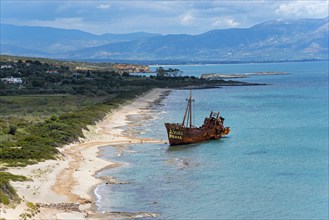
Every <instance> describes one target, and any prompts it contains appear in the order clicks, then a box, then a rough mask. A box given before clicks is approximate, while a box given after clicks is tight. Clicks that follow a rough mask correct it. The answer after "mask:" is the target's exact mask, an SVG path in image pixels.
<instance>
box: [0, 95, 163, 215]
mask: <svg viewBox="0 0 329 220" xmlns="http://www.w3.org/2000/svg"><path fill="white" fill-rule="evenodd" d="M167 92H168V90H165V89H154V90H152V91H150V92H148V93H147V94H145V95H144V96H141V97H139V98H137V99H135V100H133V101H131V102H130V103H128V104H126V105H123V106H122V107H120V108H119V109H118V110H116V111H115V112H112V113H109V114H108V115H107V116H106V117H105V118H104V119H103V120H102V121H100V122H97V123H96V125H93V126H88V131H87V130H85V131H84V136H85V138H84V139H81V140H80V141H79V142H77V143H72V144H70V145H66V146H64V147H62V148H58V150H59V151H60V154H59V155H58V159H57V160H47V161H44V162H40V163H38V164H34V165H30V166H27V167H22V168H17V167H15V168H10V169H8V172H10V173H12V174H16V175H24V176H26V177H28V178H30V181H25V182H12V186H13V187H14V188H15V189H16V191H17V193H18V195H19V196H20V198H22V202H21V203H20V204H19V205H17V206H16V207H14V208H9V207H0V211H1V212H0V218H5V219H7V220H8V219H19V218H20V215H21V214H24V213H31V211H30V210H29V207H28V206H27V202H32V203H34V204H37V203H38V204H40V208H39V211H40V212H38V213H36V214H35V216H34V217H33V219H88V218H92V219H103V218H106V219H109V218H110V219H111V218H115V215H114V213H98V212H97V210H96V207H95V205H94V204H95V199H96V198H95V196H94V190H95V187H96V186H97V185H98V184H101V183H103V182H104V181H106V180H105V179H102V178H96V177H95V176H96V174H97V173H98V172H100V171H101V170H104V169H108V168H111V167H116V166H119V164H116V163H114V162H111V161H106V160H103V159H101V158H99V157H98V156H99V148H100V147H102V146H109V145H110V146H115V145H122V144H132V143H141V142H164V141H163V140H162V141H161V140H152V139H145V138H136V137H134V135H131V134H129V133H127V134H123V131H124V130H123V129H122V127H124V126H131V121H130V120H131V119H129V117H128V116H131V115H135V114H139V115H143V114H145V116H147V114H149V113H150V111H149V110H148V108H149V106H150V105H152V103H155V102H158V101H159V100H161V98H162V97H163V96H164V94H165V93H167ZM117 214H118V213H117ZM146 214H147V213H146ZM119 215H120V214H119ZM149 217H154V216H153V215H152V214H150V215H149Z"/></svg>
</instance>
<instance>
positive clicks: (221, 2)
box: [0, 0, 329, 34]
mask: <svg viewBox="0 0 329 220" xmlns="http://www.w3.org/2000/svg"><path fill="white" fill-rule="evenodd" d="M0 4H1V5H0V6H1V11H0V12H1V14H0V19H1V20H0V23H6V24H15V25H22V26H23V25H26V26H45V27H55V28H65V29H78V30H82V31H87V32H90V33H93V34H104V33H115V34H119V33H131V32H140V31H143V32H149V33H160V34H201V33H204V32H207V31H209V30H213V29H226V28H247V27H251V26H253V25H255V24H258V23H262V22H265V21H269V20H277V19H298V18H325V17H327V16H328V14H329V12H328V10H329V9H328V8H329V0H302V1H299V0H289V1H287V0H230V1H229V0H215V1H207V0H194V1H188V0H186V1H160V0H148V1H137V0H121V1H99V0H94V1H87V0H83V1H81V0H39V1H34V0H23V1H17V0H0Z"/></svg>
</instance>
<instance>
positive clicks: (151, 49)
mask: <svg viewBox="0 0 329 220" xmlns="http://www.w3.org/2000/svg"><path fill="white" fill-rule="evenodd" d="M328 27H329V23H328V17H327V18H323V19H297V20H275V21H268V22H264V23H261V24H257V25H255V26H253V27H250V28H231V29H217V30H211V31H208V32H206V33H203V34H199V35H187V34H172V35H165V36H162V35H156V34H149V33H143V32H141V33H131V34H127V35H113V34H105V35H101V36H98V35H93V34H90V33H87V32H82V31H78V30H63V29H54V28H40V27H18V26H12V25H1V32H2V33H3V34H1V53H2V54H13V55H18V54H20V55H31V56H34V55H36V54H40V55H41V56H46V57H53V58H66V59H67V58H70V59H96V60H99V59H109V60H114V61H115V60H121V61H127V62H129V61H132V60H134V61H135V62H136V60H137V61H138V60H149V61H156V60H175V61H177V60H178V61H182V62H183V61H200V62H203V61H211V62H213V61H273V60H276V61H278V60H281V61H282V60H303V59H328V42H329V40H328V39H329V37H328V36H329V28H328ZM23 33H27V34H24V35H23ZM26 36H28V37H26ZM24 39H26V40H25V41H24ZM22 53H23V54H22Z"/></svg>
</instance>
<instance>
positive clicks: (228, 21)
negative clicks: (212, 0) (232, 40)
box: [211, 18, 240, 28]
mask: <svg viewBox="0 0 329 220" xmlns="http://www.w3.org/2000/svg"><path fill="white" fill-rule="evenodd" d="M211 25H212V26H213V27H216V28H232V27H237V26H239V25H240V23H239V22H237V21H235V20H234V19H233V18H215V19H214V21H213V23H212V24H211Z"/></svg>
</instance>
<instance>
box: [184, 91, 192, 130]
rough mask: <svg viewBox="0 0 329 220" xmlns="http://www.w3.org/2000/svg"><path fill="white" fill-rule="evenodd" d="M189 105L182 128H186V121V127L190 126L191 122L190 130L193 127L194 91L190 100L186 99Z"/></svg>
mask: <svg viewBox="0 0 329 220" xmlns="http://www.w3.org/2000/svg"><path fill="white" fill-rule="evenodd" d="M186 101H187V105H186V109H185V114H184V118H183V122H182V126H183V127H185V120H186V127H187V125H188V121H190V128H191V127H192V101H193V100H192V90H190V98H189V99H186ZM186 116H187V118H186Z"/></svg>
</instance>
